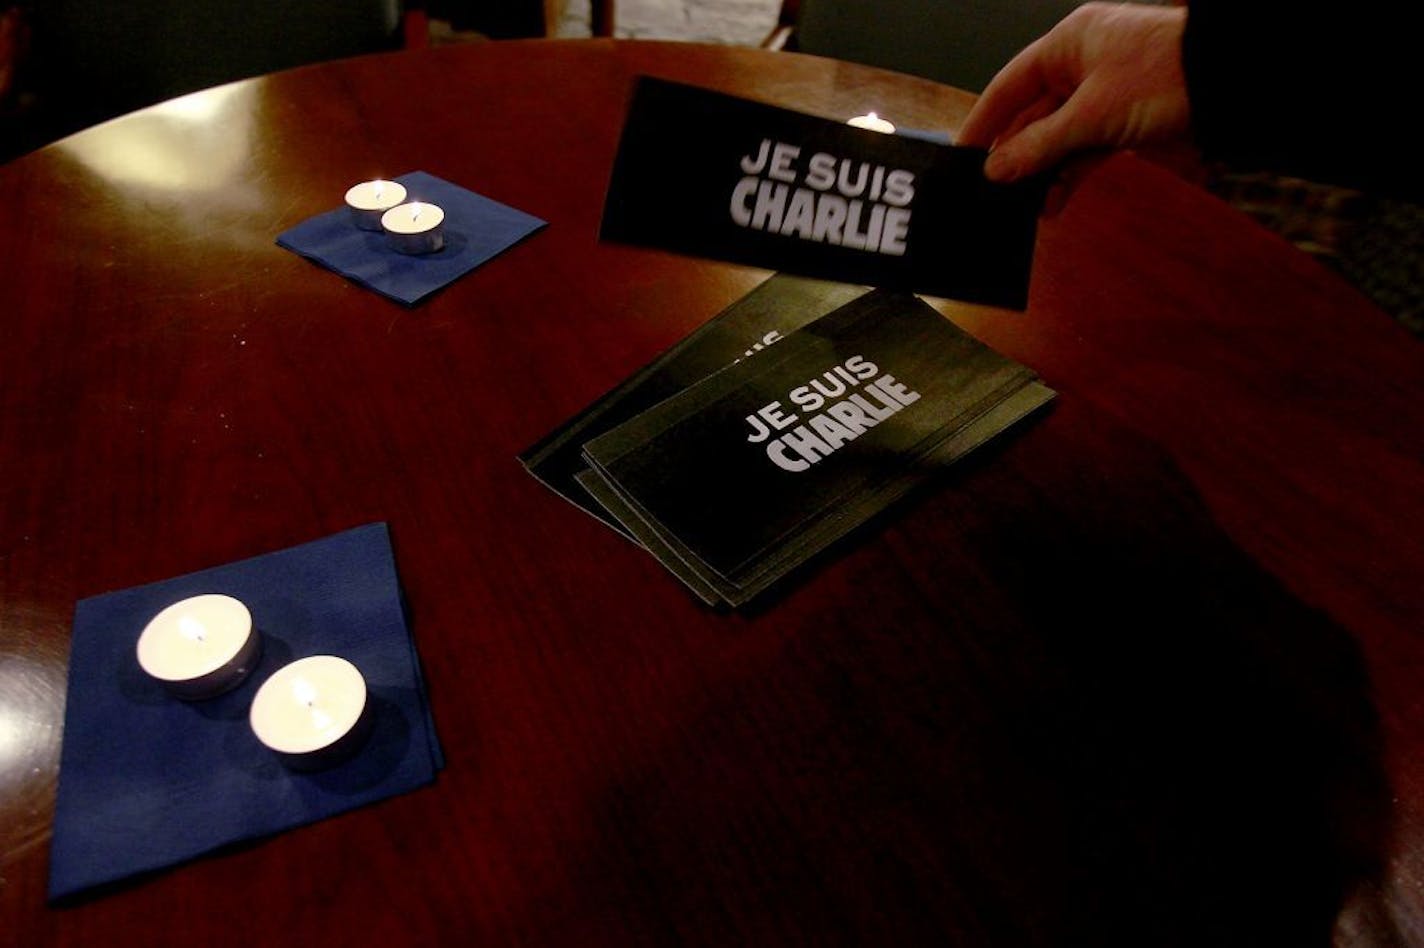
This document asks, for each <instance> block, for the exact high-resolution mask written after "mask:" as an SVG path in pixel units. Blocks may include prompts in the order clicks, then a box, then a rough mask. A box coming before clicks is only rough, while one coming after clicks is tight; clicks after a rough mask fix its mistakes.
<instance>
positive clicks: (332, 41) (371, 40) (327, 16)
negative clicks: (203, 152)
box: [34, 0, 406, 138]
mask: <svg viewBox="0 0 1424 948" xmlns="http://www.w3.org/2000/svg"><path fill="white" fill-rule="evenodd" d="M404 12H405V11H404V7H403V3H402V0H143V2H140V3H116V2H114V0H46V2H45V3H40V4H35V5H34V18H35V24H34V35H35V51H36V54H37V55H36V57H35V58H36V61H37V63H36V64H37V65H38V66H40V67H41V68H42V70H43V73H42V75H40V76H39V77H38V79H37V82H38V86H39V88H38V92H39V95H40V97H41V99H42V106H43V112H44V114H43V121H44V124H45V128H44V135H43V137H47V138H55V137H58V136H60V135H63V134H67V133H68V132H71V131H75V130H77V129H79V128H83V127H85V126H88V125H91V124H93V123H95V122H98V121H102V120H104V119H107V118H111V117H113V116H116V115H119V114H122V113H124V112H128V111H131V110H133V109H136V108H140V107H142V106H146V105H151V104H153V103H155V102H160V101H162V100H164V99H168V98H172V97H173V96H178V95H183V94H186V93H189V92H194V91H196V90H198V89H204V88H207V87H209V86H214V85H219V84H222V83H225V82H231V81H233V80H236V79H245V78H248V77H250V76H255V75H260V74H263V73H268V72H273V71H276V70H279V69H286V68H289V67H292V66H299V65H303V64H306V63H312V62H319V61H322V60H328V59H337V58H341V57H345V56H354V55H357V54H359V53H370V52H378V51H381V50H389V49H396V48H398V47H400V46H401V45H403V43H404V42H405V39H406V36H405V33H404V30H403V14H404Z"/></svg>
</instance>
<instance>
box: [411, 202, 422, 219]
mask: <svg viewBox="0 0 1424 948" xmlns="http://www.w3.org/2000/svg"><path fill="white" fill-rule="evenodd" d="M413 207H414V208H415V210H413V211H412V212H411V215H410V219H411V222H412V223H414V222H415V221H418V220H420V212H421V211H423V210H425V205H424V204H419V203H417V204H415V205H413Z"/></svg>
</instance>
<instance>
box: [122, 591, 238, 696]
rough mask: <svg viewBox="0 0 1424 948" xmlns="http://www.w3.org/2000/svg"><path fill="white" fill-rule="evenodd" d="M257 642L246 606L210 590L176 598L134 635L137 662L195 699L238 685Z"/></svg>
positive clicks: (176, 691) (165, 683)
mask: <svg viewBox="0 0 1424 948" xmlns="http://www.w3.org/2000/svg"><path fill="white" fill-rule="evenodd" d="M261 646H262V637H261V635H260V634H259V633H258V631H257V630H256V629H254V628H253V627H252V613H250V612H249V611H248V610H247V606H245V605H243V604H242V602H241V601H239V600H237V599H234V598H233V597H231V596H224V595H220V594H217V593H210V594H207V595H202V596H193V597H192V598H190V599H182V600H179V601H178V602H175V603H173V604H172V605H170V606H168V607H167V608H165V609H164V610H163V611H161V612H160V613H158V615H156V616H154V617H153V618H152V619H150V620H149V623H148V625H146V626H144V629H143V633H142V634H141V635H139V637H138V648H137V651H138V663H139V666H140V667H141V668H143V670H144V671H145V672H147V673H148V674H149V675H151V676H153V677H154V678H156V679H158V680H159V681H160V682H162V683H163V686H164V687H165V688H167V689H168V690H169V692H171V693H172V694H173V695H175V696H176V697H179V698H183V699H185V700H188V701H194V700H198V699H200V698H211V697H215V696H216V695H220V694H222V693H223V692H225V691H228V690H231V689H232V688H235V687H237V686H238V685H239V684H241V683H242V681H243V679H245V678H246V677H247V676H248V675H249V674H251V672H252V669H253V668H254V667H256V665H257V658H258V654H259V652H261Z"/></svg>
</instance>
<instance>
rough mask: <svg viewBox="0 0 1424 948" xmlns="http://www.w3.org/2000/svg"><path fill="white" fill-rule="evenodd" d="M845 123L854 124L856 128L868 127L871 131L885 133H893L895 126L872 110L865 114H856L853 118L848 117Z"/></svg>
mask: <svg viewBox="0 0 1424 948" xmlns="http://www.w3.org/2000/svg"><path fill="white" fill-rule="evenodd" d="M846 124H847V125H854V126H855V127H856V128H868V129H870V130H871V131H872V132H884V133H885V134H887V135H893V134H894V133H895V126H894V125H892V124H890V123H889V122H887V121H885V120H884V119H883V118H881V117H880V116H878V115H876V114H875V113H874V112H871V113H869V114H867V115H857V116H856V117H855V118H853V119H849V120H848V121H847V122H846Z"/></svg>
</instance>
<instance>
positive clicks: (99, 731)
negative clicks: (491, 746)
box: [49, 523, 444, 899]
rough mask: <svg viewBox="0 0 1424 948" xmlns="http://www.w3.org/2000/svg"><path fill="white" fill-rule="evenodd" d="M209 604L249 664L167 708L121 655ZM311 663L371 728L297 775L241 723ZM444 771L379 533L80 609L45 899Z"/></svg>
mask: <svg viewBox="0 0 1424 948" xmlns="http://www.w3.org/2000/svg"><path fill="white" fill-rule="evenodd" d="M209 592H214V593H226V594H228V595H231V596H235V597H237V598H238V599H241V600H242V601H243V602H244V603H246V604H247V607H248V609H249V610H251V612H252V619H253V623H254V624H255V625H256V626H257V628H258V629H259V630H260V631H261V632H262V637H263V651H262V660H261V663H260V664H259V666H258V667H257V669H256V671H254V672H253V673H252V675H251V676H250V677H249V678H248V679H247V680H246V681H245V682H243V684H242V685H241V686H240V687H238V688H237V689H236V690H234V691H231V692H229V693H227V694H225V695H222V696H220V697H218V698H214V699H211V700H208V701H197V702H184V701H179V700H177V699H175V698H172V697H169V696H168V694H167V692H165V691H164V690H163V688H162V686H161V685H159V684H158V683H157V682H155V681H153V680H152V679H150V678H148V676H146V675H145V674H144V673H143V671H142V669H140V668H139V665H138V659H137V657H136V655H135V652H134V648H135V645H136V643H137V641H138V637H139V634H140V633H141V632H142V631H143V627H144V625H145V624H147V622H148V620H149V619H150V618H152V617H153V615H154V614H155V613H157V612H158V611H159V610H160V609H162V608H163V607H164V606H166V605H168V604H169V603H172V602H175V601H177V600H179V599H183V598H186V597H188V596H193V595H197V594H199V593H209ZM318 654H333V655H340V656H342V657H343V658H346V659H348V660H349V661H351V662H352V663H353V664H355V665H356V667H357V668H359V669H360V670H361V673H362V674H363V675H364V676H365V678H366V686H367V695H368V700H369V701H370V702H371V708H372V710H373V711H374V719H373V727H372V730H371V734H370V737H369V738H367V740H366V742H365V743H364V744H363V745H362V746H361V748H360V749H359V750H358V751H357V752H356V753H355V755H354V756H353V757H351V758H349V759H348V760H345V761H343V762H341V763H340V764H337V765H336V766H335V767H332V768H330V769H328V770H323V771H318V772H315V773H297V772H294V771H291V770H289V769H287V768H286V767H284V766H283V765H282V764H281V763H279V762H278V760H277V758H276V757H275V756H274V755H273V754H272V753H271V752H270V751H269V750H268V749H267V748H266V747H264V746H263V745H262V744H261V743H259V742H258V740H257V738H256V737H255V736H254V735H253V733H252V730H251V728H250V727H249V725H248V722H247V712H248V709H249V708H250V707H251V704H252V698H253V695H254V694H256V692H257V688H258V687H259V686H260V685H261V684H262V682H263V681H265V680H266V679H267V677H268V676H269V675H270V674H272V672H274V671H276V670H277V669H278V668H280V667H281V666H283V665H285V664H287V663H288V662H292V661H295V660H296V659H298V658H305V657H306V656H308V655H318ZM443 766H444V758H443V756H442V754H441V751H440V745H439V742H438V741H437V739H436V736H435V727H434V722H433V720H432V719H431V717H430V710H429V704H428V702H427V701H426V697H425V685H424V681H423V679H422V677H421V672H420V664H419V661H418V659H417V657H416V654H415V645H414V642H413V640H412V639H411V636H410V632H409V631H408V629H407V627H406V621H405V611H404V607H403V601H402V597H401V590H400V583H399V580H398V579H397V576H396V568H395V559H394V556H393V554H392V551H391V545H390V538H389V536H388V534H387V531H386V526H385V524H383V523H376V524H370V525H367V526H364V527H358V528H356V529H354V530H348V531H345V532H343V533H338V534H335V535H333V536H330V537H327V538H325V539H322V540H317V541H315V542H313V543H306V544H303V545H301V546H296V547H292V548H291V549H287V550H281V551H279V552H276V553H270V554H267V555H265V556H259V557H256V558H254V559H250V560H243V561H241V562H238V563H232V564H230V565H227V566H219V567H216V568H214V569H207V570H203V571H202V572H198V573H192V574H189V575H187V576H181V577H178V578H176V579H170V580H166V581H164V582H159V583H153V584H151V585H148V586H139V587H135V588H133V589H126V590H122V591H120V592H114V593H108V594H105V595H102V596H95V597H92V598H90V599H85V600H82V601H81V602H80V603H79V604H78V606H77V607H76V609H75V615H74V635H73V642H72V645H71V649H70V659H69V692H68V699H67V705H66V708H65V718H64V746H63V750H62V752H61V757H60V772H59V795H58V800H57V802H56V805H55V816H54V840H53V843H52V846H51V856H50V885H49V895H50V898H51V899H57V898H61V897H64V896H67V895H71V894H73V893H76V892H79V891H81V890H83V889H87V888H89V887H91V886H95V885H99V884H101V883H105V882H111V881H114V880H117V879H121V878H124V877H125V876H129V875H132V874H134V873H138V872H143V871H146V870H152V869H158V868H161V867H163V866H168V865H171V864H173V863H176V862H181V861H183V860H186V859H190V858H192V857H194V856H197V855H200V854H202V853H205V852H208V851H210V850H212V849H215V848H217V847H220V846H223V845H225V844H228V843H233V842H237V841H239V840H245V839H250V838H254V837H260V836H266V835H270V834H272V833H277V832H280V831H282V830H285V829H289V828H291V827H294V826H300V825H302V824H305V823H312V822H315V821H316V820H320V819H323V818H325V817H328V816H332V815H335V814H337V813H341V812H343V811H345V810H350V809H353V808H355V807H358V806H362V805H364V804H367V803H372V802H374V801H376V800H380V799H383V798H385V797H389V796H394V795H395V794H398V793H404V792H406V791H408V790H413V789H415V788H417V787H420V786H424V785H426V784H428V783H430V782H431V781H433V780H434V779H435V773H436V771H437V770H439V769H440V768H441V767H443Z"/></svg>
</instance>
